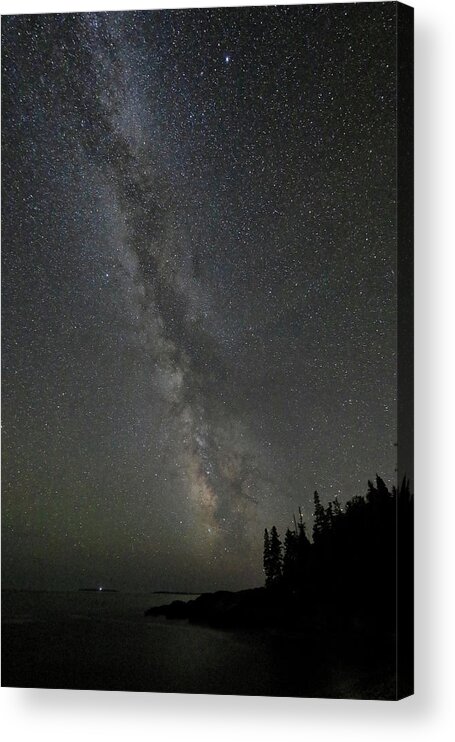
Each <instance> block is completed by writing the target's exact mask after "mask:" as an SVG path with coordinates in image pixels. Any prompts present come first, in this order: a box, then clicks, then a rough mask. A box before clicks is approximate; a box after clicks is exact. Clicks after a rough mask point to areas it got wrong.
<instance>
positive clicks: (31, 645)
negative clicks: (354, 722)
mask: <svg viewBox="0 0 455 742" xmlns="http://www.w3.org/2000/svg"><path fill="white" fill-rule="evenodd" d="M193 597H194V596H184V595H167V594H159V595H156V594H150V595H147V594H131V593H108V592H73V593H70V592H43V593H40V592H34V593H33V592H29V593H27V592H18V593H14V592H3V593H2V685H3V686H13V687H14V686H16V687H28V688H75V689H89V690H90V689H91V690H125V691H155V692H163V693H164V692H169V693H218V694H230V695H270V696H303V697H315V696H319V697H332V698H390V697H392V694H393V689H394V675H393V667H390V668H387V667H386V666H385V665H383V663H382V662H381V663H379V665H377V663H376V669H375V667H374V666H373V665H372V664H371V660H370V659H368V656H367V655H365V657H364V658H363V660H361V661H360V662H359V661H358V659H357V660H356V661H355V662H354V663H353V662H352V661H351V660H350V658H349V653H346V652H340V651H335V652H333V651H332V649H329V650H327V646H329V647H330V643H329V644H327V640H328V639H329V638H330V637H327V636H325V634H319V635H318V634H317V633H316V634H314V632H310V633H311V636H308V637H306V636H305V635H304V634H302V633H299V634H294V635H292V634H290V633H286V632H282V633H279V632H273V631H269V632H266V631H264V632H250V633H246V632H239V631H237V632H228V631H221V630H216V629H210V628H206V627H203V626H196V625H192V624H189V623H187V622H186V621H167V620H166V619H164V618H160V617H158V618H155V617H153V618H151V617H150V618H149V617H147V618H146V617H144V611H145V610H147V608H150V607H151V606H153V605H155V606H156V605H162V604H164V603H169V602H171V601H172V600H175V599H179V600H189V599H191V598H193ZM332 639H333V638H332ZM342 639H343V637H342V636H340V637H338V640H337V641H338V642H339V644H340V647H342V646H343V641H342ZM326 645H327V646H326ZM332 647H333V648H335V649H336V648H337V645H336V644H333V641H332Z"/></svg>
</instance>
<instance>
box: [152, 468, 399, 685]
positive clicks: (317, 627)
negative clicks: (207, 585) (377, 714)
mask: <svg viewBox="0 0 455 742" xmlns="http://www.w3.org/2000/svg"><path fill="white" fill-rule="evenodd" d="M264 572H265V587H262V588H255V589H252V590H242V591H239V592H234V593H232V592H228V591H218V592H215V593H206V594H203V595H200V596H199V597H198V598H196V599H195V600H190V601H188V602H184V601H181V600H177V601H174V602H173V603H171V604H169V605H164V606H158V607H153V608H150V609H149V610H148V611H146V615H148V616H161V615H164V616H166V617H167V618H169V619H182V618H183V619H187V620H189V621H190V622H194V623H205V624H208V625H210V626H213V627H216V628H225V629H248V630H249V631H254V630H264V629H266V630H270V629H272V632H273V633H272V636H273V641H272V645H273V651H276V652H277V653H278V654H279V655H280V657H282V656H284V655H286V656H287V657H289V662H288V669H287V673H286V677H282V678H281V679H280V681H279V683H278V685H279V686H280V694H282V695H307V696H310V695H323V696H327V695H328V696H330V695H332V696H337V697H343V698H403V697H404V696H406V695H409V694H410V693H412V692H413V497H412V495H411V492H410V489H409V482H408V481H407V480H403V482H402V484H401V486H400V487H399V488H398V489H397V488H395V487H394V488H392V490H391V491H389V490H388V488H387V487H386V485H385V483H384V481H383V480H382V479H381V478H380V477H378V476H377V477H376V480H375V483H373V482H369V483H368V491H367V493H366V495H365V496H356V497H353V498H352V499H351V500H349V501H348V502H347V503H346V504H345V505H344V506H343V507H342V506H341V505H340V503H339V502H338V501H337V500H336V499H335V500H333V502H329V503H328V504H327V505H325V506H324V505H323V504H322V503H321V500H320V498H319V495H318V493H317V492H315V494H314V512H313V531H312V537H311V538H310V537H309V536H308V534H307V531H306V527H305V523H304V521H303V514H302V512H301V510H300V508H299V515H298V519H296V518H295V517H294V525H293V528H292V529H288V530H287V531H286V533H285V535H284V539H283V541H281V539H280V536H279V534H278V531H277V529H276V527H275V526H273V527H272V528H271V529H270V531H269V530H267V529H266V530H265V532H264ZM295 642H297V647H298V649H297V650H296V645H295ZM301 648H303V650H304V661H303V662H300V661H297V657H301V656H303V655H302V651H301ZM296 652H297V653H296Z"/></svg>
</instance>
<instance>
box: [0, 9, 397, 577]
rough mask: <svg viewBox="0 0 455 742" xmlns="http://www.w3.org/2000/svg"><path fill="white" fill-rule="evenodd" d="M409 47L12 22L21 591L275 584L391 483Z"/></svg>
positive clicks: (97, 20) (184, 20) (279, 25)
mask: <svg viewBox="0 0 455 742" xmlns="http://www.w3.org/2000/svg"><path fill="white" fill-rule="evenodd" d="M395 20H396V19H395V7H394V4H393V3H384V4H380V3H377V4H376V3H375V4H364V5H336V6H300V7H298V6H297V7H296V6H294V7H275V8H273V7H271V8H267V9H265V8H250V9H248V8H244V9H242V8H240V9H212V10H198V11H195V10H193V11H161V12H124V13H90V14H69V15H38V16H10V17H7V18H5V19H4V22H3V148H4V161H3V296H4V299H3V326H4V339H3V351H4V352H3V388H4V391H3V397H4V436H3V450H4V454H3V489H4V495H3V534H4V542H3V543H4V545H3V553H4V560H3V562H4V564H3V569H4V582H5V583H6V584H7V585H8V586H13V587H65V588H71V587H83V586H87V585H88V586H92V585H95V584H105V585H107V586H112V587H119V588H131V589H159V588H163V589H181V590H185V589H193V590H200V589H212V588H216V587H226V588H232V587H247V586H251V585H255V584H260V583H261V581H262V572H261V566H262V565H261V546H262V544H261V538H262V536H261V534H262V532H263V529H264V527H265V526H270V525H271V524H272V523H276V525H277V526H278V529H279V530H280V531H281V532H282V531H283V530H284V528H285V527H286V526H287V525H288V524H289V522H290V519H291V518H292V512H293V511H295V510H296V508H297V506H298V505H299V504H300V505H302V508H303V511H304V515H305V518H306V519H307V520H308V522H310V521H311V512H312V508H311V502H312V493H313V491H314V490H315V489H318V490H319V492H320V494H321V498H322V499H323V500H324V501H327V500H329V499H331V498H333V497H334V496H335V495H338V497H339V498H340V500H341V501H343V500H345V499H347V498H349V497H351V496H352V495H353V494H362V493H363V492H364V489H365V485H366V480H367V478H368V477H372V476H374V474H375V473H376V472H379V473H380V474H381V475H382V476H383V477H384V478H385V479H386V480H388V481H392V480H393V477H394V468H395V456H396V449H395V447H394V443H395V441H396V347H395V346H396V327H395V304H396V278H395V274H396V271H395V251H396V238H395V210H396V202H395V198H396V189H395V177H396V173H395V147H396V136H395V93H396V82H395V75H396V69H395V56H396V48H395V34H394V29H395Z"/></svg>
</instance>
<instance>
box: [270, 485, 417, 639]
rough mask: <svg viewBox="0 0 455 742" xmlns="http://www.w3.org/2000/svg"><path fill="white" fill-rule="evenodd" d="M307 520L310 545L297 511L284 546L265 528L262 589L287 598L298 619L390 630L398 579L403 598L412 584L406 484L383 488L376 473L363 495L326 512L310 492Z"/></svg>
mask: <svg viewBox="0 0 455 742" xmlns="http://www.w3.org/2000/svg"><path fill="white" fill-rule="evenodd" d="M313 518H314V521H313V533H312V541H310V540H309V538H308V536H307V533H306V528H305V524H304V522H303V518H302V513H301V511H300V508H299V518H298V521H297V520H296V519H295V518H294V528H293V529H288V530H287V531H286V534H285V537H284V543H282V542H281V540H280V538H279V535H278V532H277V530H276V528H275V526H273V527H272V529H271V530H270V532H269V531H267V530H266V531H265V534H264V572H265V584H266V587H267V588H268V589H270V590H273V591H276V592H277V593H279V594H281V595H282V596H283V597H286V594H287V595H288V596H289V595H292V597H293V599H294V600H295V605H296V608H297V607H298V611H297V612H298V613H299V614H301V613H303V614H307V615H313V616H314V614H318V615H320V617H321V620H322V621H326V622H327V623H329V624H331V623H333V621H334V620H335V621H336V622H338V623H339V624H341V623H346V622H348V623H351V624H354V625H356V624H357V625H365V624H368V625H369V626H370V627H371V626H375V627H378V626H380V627H381V631H382V632H390V633H393V632H395V630H396V623H397V608H398V604H397V587H398V581H399V582H400V589H402V590H403V600H405V599H406V597H407V596H409V595H410V592H409V588H408V583H409V584H410V583H412V553H413V542H412V534H413V497H412V495H411V493H410V490H409V482H408V481H407V480H403V482H402V484H401V486H400V487H399V488H398V489H397V488H396V487H393V489H392V491H389V490H388V488H387V487H386V485H385V483H384V481H383V480H382V479H381V477H379V476H377V477H376V481H375V483H373V482H371V481H370V482H368V491H367V493H366V496H365V497H361V496H356V497H353V498H352V499H351V500H349V501H348V502H347V503H346V505H345V506H344V507H341V505H340V503H339V502H338V500H337V499H336V498H335V499H334V500H333V501H332V502H329V503H328V505H326V506H325V507H324V505H323V504H322V503H321V500H320V498H319V495H318V493H317V492H315V493H314V512H313ZM411 597H412V595H411Z"/></svg>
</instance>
